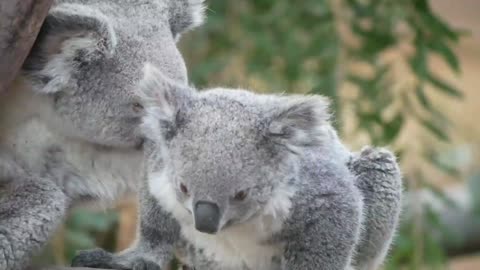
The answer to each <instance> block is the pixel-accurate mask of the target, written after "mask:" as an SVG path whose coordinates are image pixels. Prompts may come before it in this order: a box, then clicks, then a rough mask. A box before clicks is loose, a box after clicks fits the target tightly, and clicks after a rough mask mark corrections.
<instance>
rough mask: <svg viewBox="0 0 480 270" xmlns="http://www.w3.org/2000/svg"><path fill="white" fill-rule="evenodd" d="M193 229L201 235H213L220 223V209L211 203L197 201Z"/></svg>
mask: <svg viewBox="0 0 480 270" xmlns="http://www.w3.org/2000/svg"><path fill="white" fill-rule="evenodd" d="M194 217H195V229H197V230H198V231H200V232H203V233H209V234H215V233H216V232H217V230H218V225H219V223H220V209H219V208H218V205H217V204H216V203H213V202H207V201H199V202H197V203H196V204H195V209H194Z"/></svg>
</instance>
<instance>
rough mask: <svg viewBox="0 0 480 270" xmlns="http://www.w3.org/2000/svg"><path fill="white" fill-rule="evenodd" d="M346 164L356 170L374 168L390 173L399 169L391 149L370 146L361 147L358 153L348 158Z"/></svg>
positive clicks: (395, 172)
mask: <svg viewBox="0 0 480 270" xmlns="http://www.w3.org/2000/svg"><path fill="white" fill-rule="evenodd" d="M348 166H349V167H350V168H352V169H353V170H354V171H357V172H362V171H371V170H376V171H380V172H383V173H386V174H391V175H392V174H397V173H399V171H400V170H399V168H398V165H397V161H396V158H395V155H394V154H393V153H392V152H391V151H389V150H387V149H385V148H380V147H372V146H366V147H364V148H362V150H361V151H360V153H359V154H356V155H355V156H353V157H352V158H351V159H350V161H349V163H348Z"/></svg>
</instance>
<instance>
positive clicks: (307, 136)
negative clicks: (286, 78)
mask: <svg viewBox="0 0 480 270" xmlns="http://www.w3.org/2000/svg"><path fill="white" fill-rule="evenodd" d="M328 105H329V102H328V99H327V98H325V97H322V96H289V97H285V99H284V103H282V104H281V105H280V106H278V108H275V109H274V113H273V116H272V120H271V122H270V125H269V128H268V131H267V136H269V137H270V138H271V139H273V140H276V141H277V143H278V144H280V145H283V146H285V147H287V148H288V149H290V150H293V151H295V152H297V151H296V150H298V149H297V148H298V147H304V146H311V145H319V144H321V143H322V141H323V138H325V136H326V132H325V128H324V126H325V125H327V124H328V122H329V118H330V114H329V112H328Z"/></svg>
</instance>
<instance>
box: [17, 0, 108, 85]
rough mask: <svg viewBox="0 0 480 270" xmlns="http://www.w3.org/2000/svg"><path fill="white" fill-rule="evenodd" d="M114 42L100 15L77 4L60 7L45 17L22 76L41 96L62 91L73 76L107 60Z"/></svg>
mask: <svg viewBox="0 0 480 270" xmlns="http://www.w3.org/2000/svg"><path fill="white" fill-rule="evenodd" d="M116 43H117V39H116V36H115V31H114V30H113V26H112V24H111V23H110V21H109V20H108V18H107V17H106V16H105V15H104V14H102V13H101V12H100V11H97V10H94V9H91V8H89V7H87V6H84V5H80V4H61V5H58V6H56V7H54V8H52V9H51V10H50V12H49V14H48V16H47V17H46V19H45V21H44V24H43V25H42V28H41V30H40V33H39V35H38V37H37V40H36V42H35V44H34V46H33V48H32V50H31V52H30V55H29V56H28V57H27V60H26V62H25V64H24V66H23V72H24V74H25V75H27V76H28V77H29V78H30V79H31V80H32V82H33V84H34V86H36V87H34V89H35V90H37V91H40V92H43V93H54V92H57V91H60V90H62V89H63V88H64V87H65V85H66V84H67V83H68V81H69V80H70V78H71V74H72V72H73V71H74V70H75V69H76V68H78V67H81V66H83V65H85V64H88V63H91V62H94V61H96V60H99V59H102V58H103V57H109V56H111V55H112V54H113V53H114V50H115V46H116Z"/></svg>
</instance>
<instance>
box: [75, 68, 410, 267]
mask: <svg viewBox="0 0 480 270" xmlns="http://www.w3.org/2000/svg"><path fill="white" fill-rule="evenodd" d="M145 74H146V75H145V79H144V80H143V81H142V87H141V88H140V91H141V94H139V95H142V96H143V99H144V104H145V105H146V107H145V110H146V116H145V118H144V120H143V124H142V129H143V132H144V135H145V137H146V143H145V149H144V151H145V155H146V157H145V168H144V181H143V186H142V189H141V191H140V194H141V199H140V206H141V220H140V224H139V230H138V237H137V241H136V243H135V244H134V245H133V246H132V247H130V248H128V249H127V250H125V251H123V252H120V253H118V254H111V253H109V252H106V251H104V250H102V249H94V250H87V251H82V252H80V253H79V254H78V255H77V257H75V258H74V260H73V262H72V265H73V266H86V267H96V268H115V269H151V270H153V269H157V270H158V269H166V268H167V264H168V262H169V261H170V259H172V258H173V257H174V256H175V257H177V258H178V259H179V260H180V261H181V262H182V263H183V264H184V265H186V266H188V267H191V268H192V269H197V270H206V269H210V270H220V269H222V270H254V269H255V270H257V269H261V270H274V269H275V270H279V269H285V270H287V269H305V270H308V269H311V270H314V269H315V270H318V269H328V270H337V269H338V270H340V269H365V270H366V269H376V268H377V267H378V266H379V265H381V263H382V261H383V260H384V258H385V256H386V254H387V251H388V248H389V246H390V243H391V241H392V239H393V236H394V233H395V230H396V228H397V224H398V219H399V215H400V210H401V209H400V208H401V198H402V183H401V175H400V170H399V168H398V166H397V163H396V160H395V157H394V155H393V154H392V153H391V152H389V151H388V150H385V149H381V148H372V147H366V148H364V149H363V150H362V151H360V153H352V152H350V151H349V150H348V149H347V148H346V147H345V146H344V145H343V144H342V143H341V141H340V140H339V138H338V136H337V134H336V132H335V130H334V129H333V128H332V126H331V124H330V120H329V119H330V116H329V115H330V114H329V112H328V101H327V100H326V99H325V98H324V97H321V96H302V95H290V96H288V95H284V96H279V95H260V94H254V93H253V92H249V91H246V90H241V89H224V88H215V89H210V90H206V91H196V90H194V89H192V88H190V87H185V86H181V85H178V84H176V83H175V82H173V81H171V80H169V79H168V78H167V77H165V76H164V75H163V74H162V73H161V71H159V70H158V69H156V68H155V67H154V66H152V65H148V66H147V67H146V71H145Z"/></svg>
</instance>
